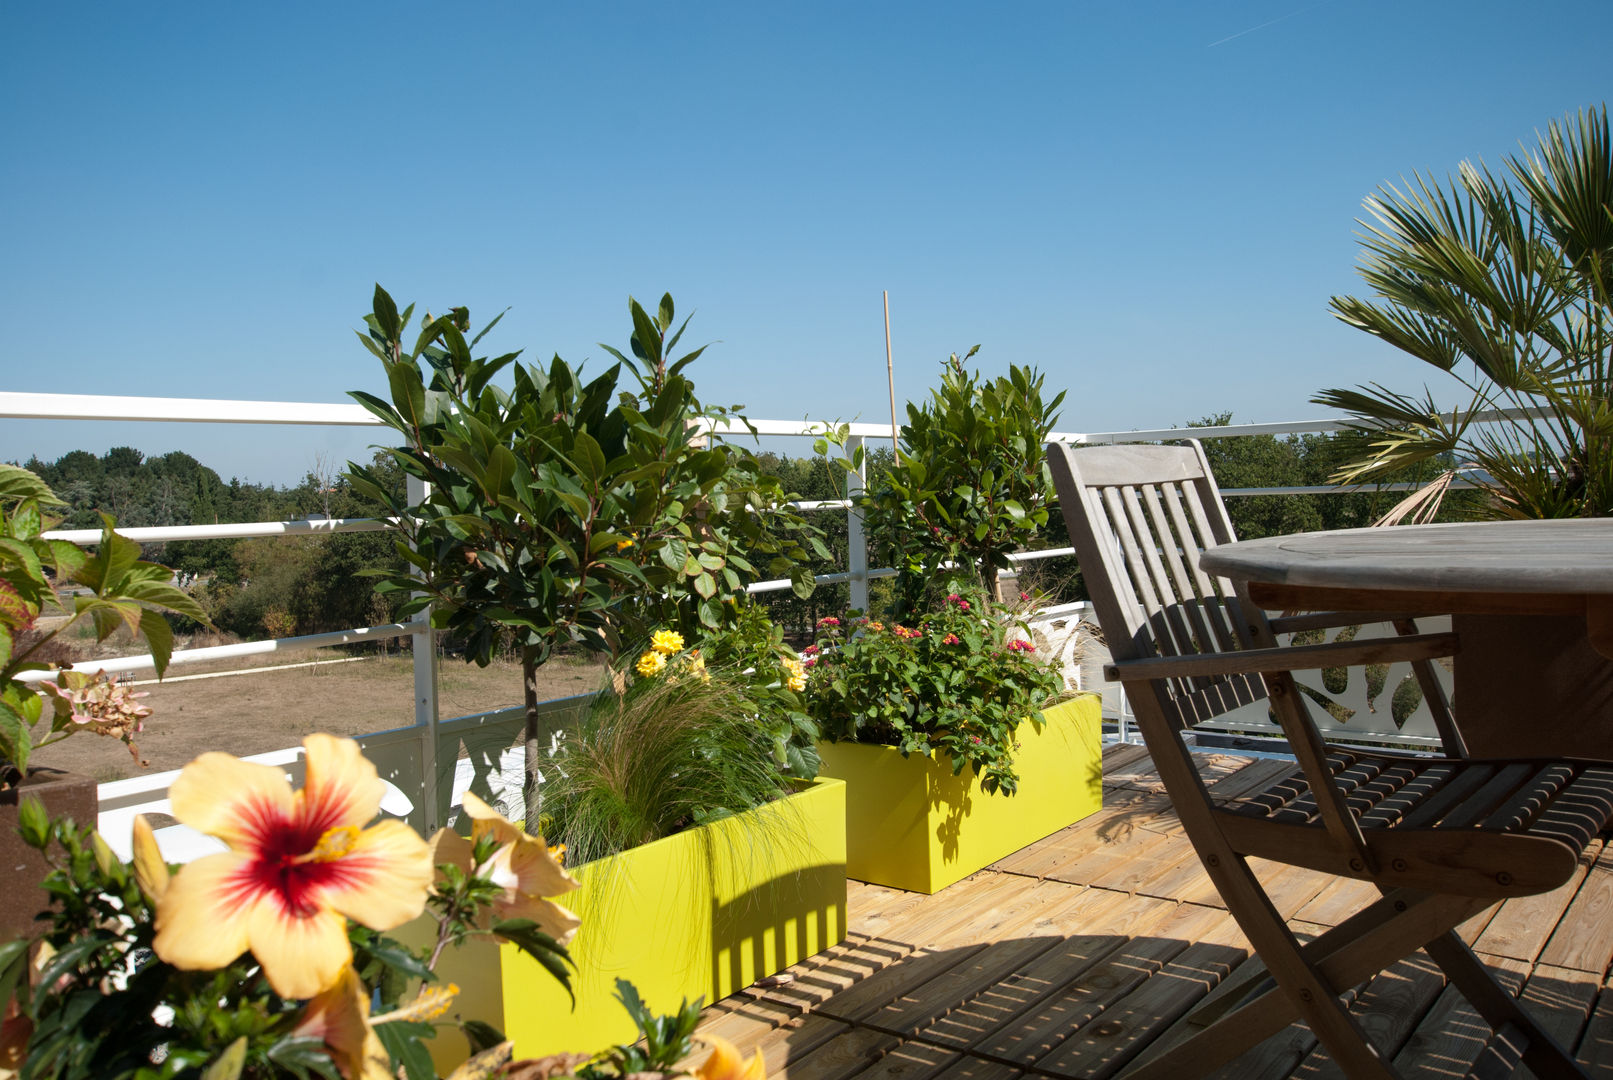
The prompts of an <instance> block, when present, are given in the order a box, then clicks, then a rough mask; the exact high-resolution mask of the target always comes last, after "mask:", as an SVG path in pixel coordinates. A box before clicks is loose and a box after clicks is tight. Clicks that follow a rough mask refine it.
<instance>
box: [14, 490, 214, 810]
mask: <svg viewBox="0 0 1613 1080" xmlns="http://www.w3.org/2000/svg"><path fill="white" fill-rule="evenodd" d="M61 505H62V502H61V500H60V499H58V498H56V496H55V495H54V494H52V493H51V490H50V488H49V487H47V486H46V485H45V483H44V481H42V480H41V479H40V478H39V477H37V476H35V475H34V474H33V473H31V472H29V471H28V470H26V469H21V468H18V467H17V466H15V465H0V786H4V785H5V784H7V783H8V782H9V780H10V779H14V777H8V776H7V771H8V770H15V772H16V773H18V774H20V773H23V772H26V771H27V768H28V758H29V755H30V754H31V753H32V752H33V749H34V747H35V746H36V745H38V746H45V745H48V744H49V743H52V742H58V741H60V740H61V739H65V738H67V737H68V736H69V735H71V734H72V733H73V732H74V731H75V730H77V729H78V727H79V726H80V725H79V724H78V723H76V722H75V717H74V715H73V714H72V712H70V711H69V712H63V711H60V710H53V711H52V716H51V722H50V727H49V728H48V730H47V731H46V732H45V734H44V735H43V737H42V738H40V739H38V740H37V741H36V739H35V734H34V728H35V726H36V725H37V724H38V723H39V721H40V719H41V718H42V716H43V715H44V709H43V707H42V701H41V699H40V697H39V695H38V694H36V693H35V692H34V691H33V690H32V689H31V688H29V687H28V686H27V685H26V684H25V683H23V682H22V681H20V680H19V679H18V676H19V675H21V674H22V673H23V672H25V671H38V670H43V669H44V668H46V667H47V666H48V665H46V664H44V663H42V662H40V661H38V660H36V659H34V657H35V656H36V655H38V654H40V651H41V649H42V648H43V647H44V646H45V645H46V644H48V643H49V642H50V641H52V640H53V639H54V638H55V637H57V635H59V634H61V633H62V632H63V631H66V630H67V629H68V628H69V627H72V626H74V625H76V624H77V623H79V622H80V621H82V620H88V621H89V622H90V623H91V625H93V626H94V628H95V637H96V640H97V641H104V640H106V638H107V637H109V636H111V634H112V633H113V632H114V631H115V630H117V629H118V628H119V627H125V626H126V627H128V628H129V630H130V631H132V632H133V633H134V634H136V635H137V636H138V637H139V638H141V639H142V640H143V641H144V642H145V643H146V646H147V647H148V648H149V649H150V651H151V655H152V658H153V660H154V662H155V667H156V669H157V675H158V677H159V678H160V677H161V676H162V673H163V671H164V670H166V669H167V667H168V658H169V656H170V654H171V653H172V651H173V631H172V630H171V629H170V627H169V626H168V623H167V622H166V621H164V619H163V617H162V613H163V612H165V611H171V612H175V613H177V614H180V615H186V616H190V617H191V618H195V619H204V618H205V616H204V615H203V613H202V610H201V608H200V607H199V606H198V605H197V604H196V601H194V600H193V599H191V598H190V597H189V596H188V595H186V594H185V593H184V592H183V591H181V590H180V589H178V588H176V587H174V586H173V585H172V584H170V578H171V577H172V575H171V574H170V572H169V571H168V570H167V569H166V568H165V567H161V566H158V565H157V564H156V563H151V562H144V561H142V560H141V558H140V545H139V544H136V543H135V542H134V541H132V540H129V539H126V538H125V537H122V536H119V535H118V534H117V533H116V532H114V531H113V525H114V522H113V519H112V518H111V517H108V516H105V515H103V516H102V518H101V541H100V543H99V544H98V545H97V546H96V548H95V552H94V554H86V553H85V552H83V551H82V550H80V549H79V548H77V547H75V546H74V545H72V544H69V543H67V542H65V541H62V540H47V539H45V538H44V536H43V535H42V534H43V533H45V532H46V531H48V530H50V529H52V528H54V527H55V526H56V524H57V521H56V519H55V518H53V517H49V516H47V512H48V511H49V510H50V509H53V508H55V507H59V506H61ZM68 584H72V585H76V586H80V587H81V591H77V592H75V594H74V595H73V599H72V606H71V607H70V608H69V607H66V606H65V605H64V604H63V602H62V601H61V599H60V598H59V596H58V595H57V591H56V590H57V588H58V587H60V586H65V585H68ZM51 610H58V611H60V612H61V613H62V614H64V615H66V616H67V617H68V618H67V621H66V622H65V623H63V624H62V625H60V626H58V627H57V628H55V629H53V630H50V631H45V632H40V631H37V630H35V626H34V624H35V622H36V620H37V619H38V618H39V616H40V614H41V613H43V612H46V611H51ZM25 635H26V637H25Z"/></svg>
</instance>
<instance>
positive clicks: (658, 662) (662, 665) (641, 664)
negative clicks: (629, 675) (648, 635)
mask: <svg viewBox="0 0 1613 1080" xmlns="http://www.w3.org/2000/svg"><path fill="white" fill-rule="evenodd" d="M665 669H666V657H665V656H662V655H661V654H660V653H658V652H656V651H655V650H654V649H649V650H646V651H645V653H644V655H643V656H641V657H639V658H638V663H636V664H634V665H633V670H634V671H636V672H638V673H639V674H640V675H643V676H644V677H645V678H649V677H650V676H652V675H659V674H661V672H662V671H663V670H665Z"/></svg>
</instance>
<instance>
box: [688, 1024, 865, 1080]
mask: <svg viewBox="0 0 1613 1080" xmlns="http://www.w3.org/2000/svg"><path fill="white" fill-rule="evenodd" d="M852 1030H853V1029H852V1028H851V1027H850V1026H849V1025H847V1024H842V1023H839V1022H838V1021H835V1020H830V1019H827V1018H826V1017H822V1016H805V1017H798V1018H796V1019H794V1020H790V1021H788V1022H787V1023H785V1024H782V1025H780V1026H778V1027H775V1028H771V1029H767V1030H756V1029H751V1030H740V1029H738V1028H737V1027H735V1026H732V1025H725V1024H724V1023H723V1022H722V1018H719V1019H718V1020H717V1021H716V1022H713V1023H710V1024H705V1023H703V1024H701V1026H700V1032H701V1033H708V1032H709V1033H711V1034H715V1035H719V1036H721V1037H723V1038H725V1039H728V1041H730V1042H732V1043H733V1044H734V1046H735V1047H737V1048H738V1050H739V1052H740V1054H742V1055H743V1056H744V1057H745V1058H747V1059H748V1058H749V1057H750V1056H751V1055H752V1054H754V1053H755V1052H756V1051H757V1050H761V1051H762V1056H763V1060H765V1061H766V1062H767V1075H768V1076H769V1077H773V1076H782V1075H785V1072H784V1070H785V1068H786V1067H787V1066H788V1065H789V1064H790V1063H792V1062H798V1061H801V1060H802V1059H804V1058H805V1057H806V1056H807V1055H809V1054H810V1053H811V1052H812V1051H813V1050H815V1049H817V1048H818V1047H820V1046H822V1045H823V1044H824V1043H827V1042H829V1041H831V1040H833V1039H836V1038H838V1037H840V1036H841V1035H844V1034H846V1033H848V1032H850V1031H852ZM709 1053H710V1051H709V1050H708V1049H706V1048H704V1047H700V1046H698V1045H697V1046H696V1049H695V1053H693V1054H692V1055H690V1056H689V1057H688V1058H687V1059H685V1060H684V1061H683V1062H682V1063H681V1066H682V1068H683V1069H684V1070H685V1071H692V1070H693V1069H694V1067H695V1066H697V1065H699V1064H700V1063H701V1062H702V1061H704V1060H705V1059H706V1057H707V1056H708V1055H709ZM803 1075H808V1074H803Z"/></svg>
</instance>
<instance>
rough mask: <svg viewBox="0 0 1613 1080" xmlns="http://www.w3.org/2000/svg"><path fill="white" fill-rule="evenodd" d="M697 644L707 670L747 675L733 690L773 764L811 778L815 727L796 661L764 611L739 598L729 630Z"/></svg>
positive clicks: (706, 633) (704, 633) (800, 777)
mask: <svg viewBox="0 0 1613 1080" xmlns="http://www.w3.org/2000/svg"><path fill="white" fill-rule="evenodd" d="M697 640H698V641H699V642H700V653H701V655H702V656H703V657H704V658H705V659H706V661H707V662H708V663H709V664H711V665H712V666H714V667H716V668H718V669H720V670H726V671H739V672H748V673H749V674H747V675H746V676H745V677H744V678H743V679H740V680H736V681H735V682H734V689H735V690H736V691H737V692H738V693H739V694H740V695H741V696H742V697H743V698H744V699H745V700H744V705H743V709H744V712H745V714H746V715H747V716H750V717H752V718H753V719H752V722H753V723H754V724H755V725H756V726H757V728H758V729H759V730H760V732H761V734H762V736H763V738H764V740H765V741H766V743H767V745H768V746H769V747H770V748H771V751H772V756H773V764H774V765H775V766H776V767H777V768H778V769H779V770H780V771H781V772H783V773H786V774H788V775H789V776H790V777H792V778H794V779H797V780H811V779H812V778H813V777H815V776H817V775H818V768H819V766H820V765H821V764H822V763H821V762H820V761H819V760H818V751H817V747H816V745H815V744H816V743H817V740H818V725H817V723H816V721H814V720H813V719H812V717H811V716H809V715H808V714H807V712H806V702H805V700H804V699H803V698H802V696H801V694H802V691H803V690H804V688H805V677H804V674H803V670H802V667H801V658H800V657H799V656H797V655H796V652H795V650H794V649H792V648H790V647H789V646H788V645H786V644H785V643H784V630H783V628H782V627H779V626H776V625H774V623H773V622H772V620H771V619H770V618H769V617H768V611H767V609H766V608H765V607H763V606H762V605H761V604H759V603H756V602H754V601H752V600H750V599H749V598H746V599H742V600H739V601H738V602H737V604H736V605H735V609H734V618H733V620H732V623H731V624H730V625H729V626H726V627H723V628H722V629H720V630H713V631H702V632H700V633H699V635H698V637H697Z"/></svg>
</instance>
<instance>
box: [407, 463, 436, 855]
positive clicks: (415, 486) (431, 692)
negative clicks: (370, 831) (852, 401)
mask: <svg viewBox="0 0 1613 1080" xmlns="http://www.w3.org/2000/svg"><path fill="white" fill-rule="evenodd" d="M407 491H408V496H409V505H411V506H418V505H420V504H421V503H423V502H425V501H426V496H427V495H428V494H430V491H431V489H430V487H429V486H428V485H427V484H426V482H425V481H424V480H420V479H417V478H415V477H413V476H411V477H409V478H408V487H407ZM412 622H413V623H414V624H415V625H417V626H419V627H420V629H418V630H416V631H415V632H414V634H412V635H411V636H410V638H409V641H410V647H411V649H412V650H413V652H414V722H415V726H416V727H418V728H419V729H420V791H419V793H418V794H419V797H420V819H421V826H422V828H423V829H424V831H425V833H426V835H428V836H429V835H431V834H432V833H434V832H436V831H437V829H438V827H439V826H440V825H441V824H442V822H440V821H438V820H437V641H436V637H435V635H433V634H432V631H431V609H430V608H429V607H428V608H425V609H423V610H421V611H419V612H416V613H415V616H414V619H413V620H412Z"/></svg>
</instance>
